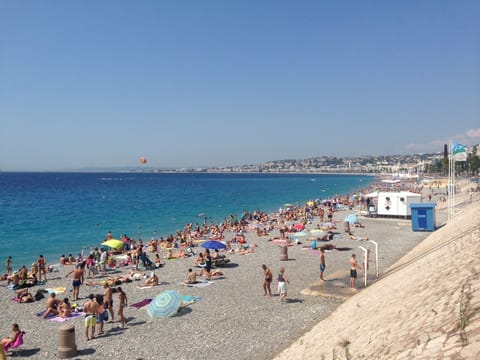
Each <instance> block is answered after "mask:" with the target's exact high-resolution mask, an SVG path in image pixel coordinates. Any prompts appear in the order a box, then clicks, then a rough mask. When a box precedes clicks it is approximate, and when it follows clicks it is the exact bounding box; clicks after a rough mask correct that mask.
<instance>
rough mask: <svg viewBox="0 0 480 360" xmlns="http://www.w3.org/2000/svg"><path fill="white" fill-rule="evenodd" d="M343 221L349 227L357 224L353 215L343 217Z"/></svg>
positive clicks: (356, 217) (356, 218) (356, 219)
mask: <svg viewBox="0 0 480 360" xmlns="http://www.w3.org/2000/svg"><path fill="white" fill-rule="evenodd" d="M343 221H345V222H348V223H349V224H350V225H351V224H358V216H357V215H355V214H350V215H347V216H345V219H343Z"/></svg>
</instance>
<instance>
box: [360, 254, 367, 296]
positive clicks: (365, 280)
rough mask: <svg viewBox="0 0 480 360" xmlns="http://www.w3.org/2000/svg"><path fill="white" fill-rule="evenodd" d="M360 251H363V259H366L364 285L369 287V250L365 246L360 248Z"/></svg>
mask: <svg viewBox="0 0 480 360" xmlns="http://www.w3.org/2000/svg"><path fill="white" fill-rule="evenodd" d="M359 248H360V249H362V250H363V251H364V252H365V254H364V256H363V258H364V259H365V260H364V262H363V264H364V269H363V273H364V285H365V287H367V269H368V250H367V249H365V248H364V247H363V246H359Z"/></svg>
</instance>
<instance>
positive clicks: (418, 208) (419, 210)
mask: <svg viewBox="0 0 480 360" xmlns="http://www.w3.org/2000/svg"><path fill="white" fill-rule="evenodd" d="M410 210H411V214H412V230H413V231H435V227H436V222H435V204H434V203H421V204H410Z"/></svg>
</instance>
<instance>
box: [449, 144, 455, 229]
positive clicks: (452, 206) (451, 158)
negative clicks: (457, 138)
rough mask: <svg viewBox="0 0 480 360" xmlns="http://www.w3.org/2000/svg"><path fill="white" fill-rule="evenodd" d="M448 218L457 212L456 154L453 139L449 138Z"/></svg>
mask: <svg viewBox="0 0 480 360" xmlns="http://www.w3.org/2000/svg"><path fill="white" fill-rule="evenodd" d="M448 153H449V157H448V186H447V191H448V219H449V220H450V219H451V218H452V217H453V215H454V213H455V191H453V190H454V189H455V156H454V154H453V145H452V141H451V140H448Z"/></svg>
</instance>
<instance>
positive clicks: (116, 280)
mask: <svg viewBox="0 0 480 360" xmlns="http://www.w3.org/2000/svg"><path fill="white" fill-rule="evenodd" d="M105 282H106V283H107V284H108V286H117V285H120V284H123V283H127V282H132V278H130V277H128V276H112V277H109V278H108V279H107V280H102V281H93V280H89V281H87V282H86V283H85V285H87V286H97V285H99V286H103V284H104V283H105Z"/></svg>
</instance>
